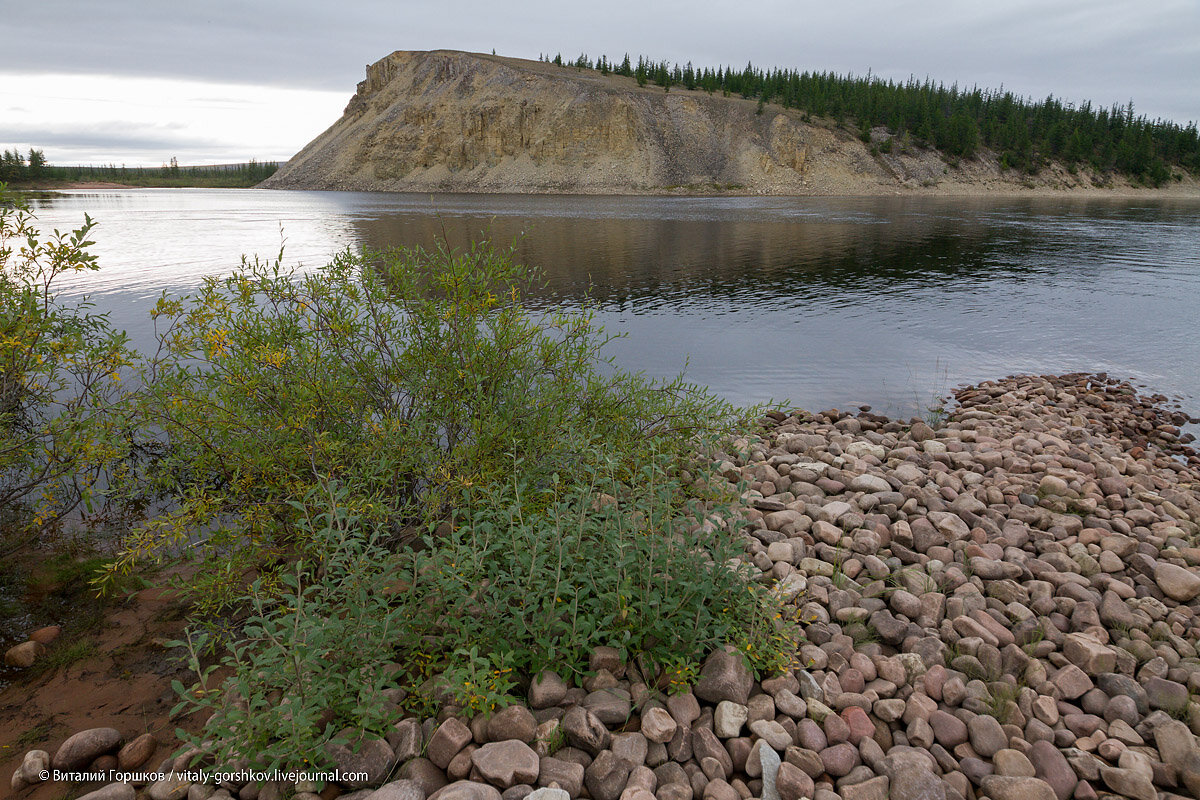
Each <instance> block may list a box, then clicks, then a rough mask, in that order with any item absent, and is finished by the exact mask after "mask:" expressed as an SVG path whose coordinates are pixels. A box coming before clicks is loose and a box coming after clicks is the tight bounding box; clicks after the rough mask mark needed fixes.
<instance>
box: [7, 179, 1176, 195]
mask: <svg viewBox="0 0 1200 800" xmlns="http://www.w3.org/2000/svg"><path fill="white" fill-rule="evenodd" d="M9 188H10V189H12V190H14V191H22V192H55V191H81V190H89V189H214V188H219V189H268V190H271V191H280V190H282V191H308V192H362V193H368V194H470V195H529V196H544V197H570V196H579V197H697V198H702V197H764V198H768V197H770V198H809V197H811V198H827V199H832V198H856V197H941V198H964V199H978V198H988V197H994V198H998V199H1020V198H1045V199H1071V198H1081V199H1089V200H1093V199H1111V200H1200V182H1189V183H1188V184H1183V185H1180V184H1176V185H1174V186H1171V187H1159V188H1144V189H1138V188H1133V187H1127V186H1123V187H1120V188H1113V189H1102V188H1097V187H1078V188H1072V189H1057V188H1053V187H1047V186H1035V187H1031V188H1024V187H1016V186H1005V187H1003V188H997V189H986V188H980V187H975V186H966V185H962V184H950V185H945V186H942V185H939V186H932V187H925V186H921V187H896V186H879V187H877V189H876V190H875V191H852V192H825V191H813V192H806V193H803V194H797V193H793V192H779V193H776V192H767V191H750V190H736V189H735V190H722V191H691V190H687V189H677V188H662V189H646V190H639V189H636V188H622V189H619V190H613V191H608V190H599V189H597V190H594V191H589V190H587V189H580V188H572V189H566V190H562V191H552V190H545V189H539V190H537V191H527V190H522V189H519V188H515V187H511V188H509V187H506V188H497V189H492V188H488V189H480V188H473V187H436V188H432V187H397V188H353V187H344V188H343V187H328V186H324V187H312V188H301V187H277V186H262V185H257V186H244V187H224V186H222V187H214V186H203V185H196V186H145V185H137V184H128V183H115V182H112V181H93V182H89V181H72V182H70V183H64V184H54V185H38V186H15V185H10V187H9ZM856 188H864V189H865V188H866V187H856Z"/></svg>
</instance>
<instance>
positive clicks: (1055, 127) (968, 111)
mask: <svg viewBox="0 0 1200 800" xmlns="http://www.w3.org/2000/svg"><path fill="white" fill-rule="evenodd" d="M541 59H542V60H543V61H548V62H552V63H555V64H560V65H565V66H573V67H576V68H579V69H595V70H598V71H600V72H602V73H604V74H606V75H607V74H615V75H623V76H626V77H630V78H633V79H635V80H636V81H637V82H638V85H639V86H645V85H647V84H654V85H657V86H661V87H663V89H665V90H666V91H670V90H671V88H672V87H675V86H678V87H683V88H685V89H699V90H703V91H706V92H708V93H709V94H713V93H716V92H721V93H722V94H723V95H725V96H740V97H743V98H748V99H754V98H757V99H758V101H759V111H760V113H761V111H762V110H763V107H764V106H765V105H766V104H767V103H775V104H777V105H780V106H783V107H784V108H794V109H798V110H800V111H803V112H805V113H806V114H810V115H812V116H815V117H828V118H831V119H834V120H836V121H837V122H838V123H839V124H841V125H852V126H854V127H855V128H857V130H858V132H859V135H860V136H861V137H862V138H863V140H864V141H870V138H871V129H872V128H876V127H884V128H886V129H887V130H888V132H889V133H890V134H892V138H891V139H887V140H884V141H882V142H880V143H879V148H880V150H882V151H883V152H888V151H889V150H891V148H892V146H893V141H896V142H898V144H899V147H900V148H901V149H904V148H907V147H934V148H936V149H938V150H940V151H942V152H943V153H944V154H946V155H947V156H950V157H951V158H964V159H969V158H972V157H974V156H975V155H976V153H977V152H978V150H979V148H981V147H986V148H988V149H990V150H992V151H993V152H995V153H996V154H997V156H998V157H999V159H1000V165H1001V167H1002V168H1004V169H1015V170H1021V171H1024V172H1027V173H1029V174H1036V173H1037V172H1038V171H1039V170H1041V169H1042V168H1043V167H1044V166H1046V165H1047V164H1048V162H1049V161H1050V160H1056V161H1060V162H1062V163H1063V164H1064V165H1065V166H1066V167H1067V169H1068V170H1071V171H1075V170H1077V169H1079V168H1081V167H1090V168H1092V169H1094V170H1096V171H1097V172H1099V173H1101V174H1107V173H1113V172H1116V173H1121V174H1124V175H1126V176H1128V177H1130V178H1131V179H1133V180H1136V181H1140V182H1144V183H1147V184H1151V185H1154V186H1160V185H1162V184H1163V183H1165V182H1167V181H1168V180H1170V179H1171V177H1172V175H1173V174H1175V175H1177V176H1178V175H1179V174H1180V173H1181V172H1182V171H1187V172H1190V173H1192V174H1200V136H1198V134H1197V129H1196V123H1195V122H1190V123H1188V124H1187V125H1186V126H1185V125H1180V124H1178V123H1176V122H1173V121H1170V120H1164V119H1155V120H1149V119H1147V118H1146V117H1145V116H1139V115H1137V114H1135V112H1134V106H1133V102H1132V101H1130V102H1129V103H1127V104H1126V105H1124V106H1119V105H1114V106H1113V107H1111V108H1102V107H1098V106H1093V105H1092V104H1091V103H1090V102H1085V103H1082V104H1080V105H1078V106H1075V105H1072V104H1071V103H1066V102H1063V101H1062V100H1059V99H1058V98H1055V97H1047V98H1046V99H1045V100H1043V101H1041V102H1036V101H1034V100H1032V99H1027V98H1024V97H1020V96H1018V95H1015V94H1013V93H1012V92H1011V91H1007V90H1005V89H1003V88H1000V89H980V88H979V87H972V88H971V89H962V88H959V86H958V85H957V84H955V85H951V86H949V87H947V86H945V85H944V84H942V83H934V82H933V81H932V80H930V79H929V78H926V79H924V80H917V79H916V78H909V79H908V80H907V81H905V82H903V83H897V82H896V81H892V80H884V79H882V78H879V77H877V76H873V75H871V74H870V73H868V74H867V75H866V76H865V77H855V76H853V75H837V74H834V73H832V72H807V71H805V72H801V71H799V70H794V69H791V70H789V69H779V68H773V69H770V70H765V69H762V68H759V67H755V66H754V65H753V64H749V63H748V64H746V67H745V69H742V70H737V69H734V68H732V67H717V68H716V69H715V70H713V69H711V68H709V67H704V68H702V69H697V68H695V67H693V66H692V63H691V62H688V63H687V64H686V65H685V66H683V67H680V66H679V65H678V64H674V65H669V64H668V63H667V62H666V61H653V60H651V59H648V58H646V57H644V56H640V57H639V58H638V60H637V63H636V64H634V63H633V62H632V61H631V59H630V57H629V55H628V54H626V55H625V57H624V59H622V61H621V62H619V63H618V62H615V61H610V60H609V59H608V58H607V57H606V56H601V57H600V58H599V59H598V60H596V61H592V60H591V59H590V58H588V56H587V55H580V56H579V57H578V58H576V59H575V60H573V61H566V62H564V61H563V58H562V56H561V55H556V56H554V57H553V58H550V57H549V56H542V57H541Z"/></svg>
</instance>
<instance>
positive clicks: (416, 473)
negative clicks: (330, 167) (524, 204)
mask: <svg viewBox="0 0 1200 800" xmlns="http://www.w3.org/2000/svg"><path fill="white" fill-rule="evenodd" d="M534 280H536V274H535V273H534V272H533V271H531V270H530V269H528V268H526V267H523V266H521V265H518V264H517V263H515V262H514V260H513V259H512V254H511V251H502V250H498V249H496V248H493V247H492V246H490V245H489V244H487V243H486V242H485V243H481V244H478V245H475V246H473V247H472V248H471V249H469V250H465V251H459V252H451V251H449V250H446V249H439V250H435V251H432V252H426V251H422V250H411V249H408V250H392V251H387V252H365V253H358V254H354V253H345V254H343V255H341V256H340V257H338V258H337V259H335V260H334V261H333V262H332V263H331V264H329V265H328V266H326V267H324V268H321V269H318V270H315V271H313V272H310V273H307V274H297V273H295V272H292V271H288V270H285V269H284V268H283V267H282V266H281V259H277V260H275V261H274V262H269V263H264V262H260V261H253V262H250V261H246V262H243V265H242V269H240V270H239V271H237V272H236V273H235V274H233V275H231V276H229V277H226V278H223V279H217V278H210V279H208V280H206V281H205V282H204V284H203V285H202V287H201V288H200V289H199V291H198V292H196V293H195V294H194V295H191V296H188V297H183V298H171V297H167V296H163V297H162V298H160V300H159V301H158V303H157V305H156V306H155V308H154V309H153V312H152V316H153V318H154V323H155V338H156V341H157V348H156V353H155V354H154V355H153V356H152V357H150V358H148V359H146V361H145V363H144V364H143V368H142V371H141V384H142V390H141V395H140V400H139V409H140V428H141V430H143V431H152V432H154V437H155V440H156V442H155V443H156V444H157V445H158V450H159V451H160V452H161V455H160V456H159V457H158V458H156V459H155V460H154V461H153V462H152V463H149V464H146V465H144V466H143V470H142V472H141V474H140V475H139V476H138V480H137V481H135V482H134V485H135V486H136V487H137V491H139V492H145V491H147V487H150V488H151V489H152V490H153V492H154V493H156V494H158V495H161V496H165V497H169V498H171V501H172V503H173V504H174V505H173V508H172V509H171V510H170V511H169V512H168V513H165V514H162V515H160V516H158V517H156V518H154V519H151V520H149V521H147V522H146V523H145V524H144V525H142V526H141V527H139V528H138V529H137V530H136V531H134V532H133V533H132V534H131V536H130V537H129V538H128V540H127V541H126V543H125V549H124V553H123V555H122V557H121V558H120V559H119V560H118V561H117V562H116V563H115V564H114V567H113V573H112V574H113V575H116V574H119V573H121V572H127V571H130V570H133V569H135V568H136V567H137V565H138V564H139V563H142V562H143V561H145V560H147V559H157V558H159V557H160V556H162V555H163V554H165V553H169V552H173V551H176V550H178V549H179V548H181V547H184V548H188V549H189V550H191V551H193V552H197V553H200V554H202V555H203V556H205V557H207V558H209V559H210V560H211V561H212V566H211V568H206V569H203V570H199V571H198V572H197V575H198V580H199V581H200V585H199V587H198V588H199V589H200V591H199V592H197V593H196V597H197V599H198V600H199V601H200V602H202V603H203V604H204V605H206V606H208V607H209V609H210V610H216V609H219V608H220V607H221V606H222V605H224V604H225V603H227V602H229V601H232V600H233V599H234V598H236V597H237V596H238V591H239V586H240V585H241V583H242V580H241V579H242V576H244V575H247V574H252V573H255V572H257V571H259V570H261V569H262V568H263V566H264V565H271V564H280V563H283V562H285V561H286V560H287V559H288V558H290V557H292V556H293V555H294V554H295V553H296V552H297V548H299V549H303V548H304V547H305V546H306V543H305V542H304V541H303V539H304V537H303V536H302V535H298V533H297V529H296V527H295V525H294V521H295V519H296V514H295V509H294V508H293V506H292V505H291V503H292V502H293V501H299V500H302V499H303V498H305V497H306V496H308V495H309V493H310V490H311V489H312V488H313V487H314V486H316V485H317V484H318V483H319V482H320V481H323V480H330V479H333V480H337V481H338V482H339V483H340V484H341V485H343V486H345V487H347V490H348V492H349V495H348V499H347V502H348V503H349V504H350V506H351V507H352V509H353V511H354V513H356V514H359V515H361V516H362V518H363V519H364V520H366V521H368V522H369V523H370V524H371V525H373V526H377V527H378V528H379V529H380V530H381V531H383V532H385V533H386V534H387V535H388V536H390V537H391V539H392V541H393V542H394V541H397V540H399V539H403V538H406V537H407V538H417V537H419V536H420V535H422V534H423V533H424V531H425V530H426V529H427V528H428V527H429V526H430V525H433V524H436V523H438V522H441V521H444V520H446V519H448V517H449V515H450V514H451V513H452V511H453V509H455V508H456V507H458V506H459V504H460V503H461V501H462V498H463V496H464V493H465V492H467V491H469V490H472V489H473V488H476V487H481V486H490V485H492V484H494V483H496V482H503V481H506V480H507V479H508V476H509V473H510V472H511V470H512V469H513V465H514V464H520V465H521V466H520V469H521V477H522V480H524V481H527V482H528V484H529V485H531V486H535V487H545V486H551V485H556V484H564V485H565V484H569V483H571V481H572V480H573V475H574V474H575V473H576V472H577V471H579V470H580V469H582V468H584V467H586V465H587V464H589V463H592V462H596V461H597V460H598V459H602V460H604V461H605V462H606V463H611V464H613V465H614V469H616V470H617V471H618V473H619V474H621V475H625V476H632V475H633V474H634V473H635V471H636V470H637V469H639V468H640V466H641V464H642V462H643V460H644V458H645V457H646V455H647V454H648V453H649V452H650V451H651V448H653V449H654V450H656V451H660V452H670V453H674V454H676V455H677V456H679V457H680V458H681V459H682V458H683V457H684V456H685V454H687V453H689V452H691V451H693V450H694V448H695V447H696V445H697V442H698V440H699V439H702V438H703V437H704V436H705V435H711V434H714V433H715V432H717V431H720V430H723V429H726V428H727V426H728V425H729V424H731V420H732V418H733V414H732V411H731V409H730V407H729V406H728V405H727V404H724V403H722V402H720V401H717V400H715V399H713V398H712V397H711V396H708V395H706V394H705V393H703V392H701V391H700V390H699V389H697V388H696V387H693V386H690V385H688V384H685V383H684V382H682V380H676V381H671V382H665V383H664V382H653V381H650V380H647V379H645V378H644V377H642V376H640V375H636V374H629V373H627V372H623V371H621V370H618V369H616V368H615V367H614V366H613V365H611V364H610V363H608V362H607V360H606V359H605V357H604V356H603V354H602V348H603V346H604V344H605V343H606V342H607V341H608V339H607V337H606V336H605V335H604V333H603V331H602V330H601V329H600V328H599V327H598V326H597V325H595V324H594V322H593V319H592V316H591V315H590V313H588V312H587V311H579V312H574V313H567V312H561V311H548V312H537V311H535V310H533V309H532V308H531V307H530V306H529V304H528V303H527V300H526V297H527V291H528V289H529V287H530V286H531V285H532V281H534ZM147 449H149V448H147ZM530 501H531V502H540V496H531V497H530Z"/></svg>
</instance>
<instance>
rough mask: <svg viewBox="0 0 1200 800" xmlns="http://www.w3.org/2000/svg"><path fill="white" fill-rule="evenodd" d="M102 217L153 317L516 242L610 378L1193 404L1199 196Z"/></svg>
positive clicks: (127, 290) (333, 205) (841, 391)
mask: <svg viewBox="0 0 1200 800" xmlns="http://www.w3.org/2000/svg"><path fill="white" fill-rule="evenodd" d="M38 206H39V208H38V212H39V214H40V215H41V217H42V219H43V221H44V222H49V223H51V225H50V226H51V227H53V226H57V227H64V228H65V227H68V226H70V225H73V224H76V223H77V222H78V220H79V219H81V217H82V213H83V212H84V211H87V212H88V213H91V214H92V215H93V216H94V217H96V218H97V219H98V220H99V221H100V223H101V225H100V226H99V227H98V228H97V229H96V235H95V238H96V240H97V247H96V250H97V252H98V254H99V255H100V258H101V262H102V264H103V269H102V270H101V272H100V273H96V274H91V275H87V276H84V277H83V278H81V279H80V280H79V281H77V282H76V284H75V287H74V288H75V289H77V290H79V291H87V292H90V293H92V294H93V295H94V296H95V298H96V299H97V301H98V302H99V303H100V304H101V305H103V306H104V307H106V308H109V309H111V310H112V313H113V315H114V320H115V321H117V322H118V324H120V325H122V326H124V327H128V328H129V329H130V332H131V334H132V335H133V336H134V339H135V341H139V340H144V339H145V338H146V336H147V334H146V331H147V319H146V315H145V311H146V309H147V308H148V307H149V304H150V303H151V302H152V300H153V297H154V296H156V295H157V294H158V293H159V292H161V291H162V290H164V289H166V290H167V291H169V292H172V293H179V292H184V291H187V290H189V289H190V288H192V287H194V286H195V285H196V283H198V281H199V280H200V278H201V276H203V275H204V274H209V273H212V272H224V271H227V270H229V269H230V268H232V267H233V266H236V264H237V263H238V261H239V260H240V257H241V255H242V254H243V253H251V254H253V253H258V254H262V255H265V256H267V257H271V256H273V255H274V254H275V253H276V252H277V251H278V250H279V247H280V243H281V229H282V236H283V237H286V241H287V250H286V261H287V262H288V263H296V262H301V263H304V264H308V265H314V264H320V263H324V262H325V261H327V260H328V259H329V258H330V257H331V256H332V255H333V254H334V253H336V252H337V251H338V250H341V249H343V248H345V247H348V246H358V245H365V246H369V247H373V248H383V247H388V246H393V245H409V246H422V247H426V248H428V247H433V246H436V245H437V243H439V242H445V243H448V244H449V245H450V246H452V247H461V246H465V245H466V244H468V243H469V242H471V241H473V240H476V239H478V238H480V236H481V235H487V236H490V238H491V239H492V240H493V241H495V242H497V243H501V244H509V243H514V242H515V246H516V249H517V253H518V257H519V258H520V259H522V260H524V261H526V262H527V263H530V264H534V265H537V266H539V267H541V268H542V269H543V270H544V272H545V278H546V281H547V284H546V287H545V288H544V290H542V291H541V292H540V293H539V294H538V299H539V301H540V302H542V303H544V304H552V303H566V304H577V303H580V302H583V299H584V298H585V296H586V297H590V298H591V300H592V301H593V302H594V303H596V304H597V307H598V309H599V315H600V319H601V321H602V322H603V323H604V324H605V325H606V326H607V327H608V328H609V329H611V330H612V331H614V332H619V333H625V334H628V336H627V338H626V339H624V340H622V341H619V342H617V343H615V344H614V346H613V350H612V352H613V354H614V355H615V356H616V358H617V360H618V362H619V363H621V364H622V365H623V366H625V367H628V368H633V369H642V370H645V371H646V372H647V373H649V374H652V375H672V374H674V373H676V372H678V371H679V370H680V369H681V368H683V367H684V366H685V365H687V367H688V375H689V377H690V378H691V379H693V380H695V381H698V382H701V383H705V384H707V385H709V386H710V387H711V388H713V389H714V390H715V391H717V392H719V393H720V394H723V395H725V396H727V397H730V398H731V399H734V400H737V401H752V400H761V399H766V398H768V397H773V398H783V397H788V398H790V399H791V400H792V401H794V402H796V403H799V404H801V405H805V406H807V407H818V406H819V407H828V406H830V405H844V404H847V403H850V402H869V403H872V404H874V405H876V406H877V407H881V408H887V409H890V410H896V411H911V410H912V409H914V408H916V407H919V406H921V405H924V404H925V403H927V402H929V400H930V399H931V398H932V397H933V396H934V395H935V394H937V393H938V392H939V391H942V390H944V389H948V388H950V387H952V386H953V385H956V384H958V383H961V382H965V381H975V380H980V379H984V378H990V377H998V376H1002V375H1006V374H1011V373H1013V372H1026V371H1038V372H1046V371H1066V370H1107V371H1109V372H1112V373H1114V374H1120V375H1124V376H1130V377H1133V378H1135V379H1142V380H1144V381H1145V382H1147V383H1149V384H1150V385H1153V386H1155V387H1158V388H1161V389H1163V390H1165V391H1166V392H1168V393H1172V394H1178V395H1182V396H1184V397H1185V398H1187V399H1188V401H1189V403H1190V405H1191V407H1192V408H1193V409H1195V408H1196V406H1197V403H1196V398H1197V397H1200V375H1197V374H1196V370H1195V369H1194V365H1195V364H1196V363H1197V362H1198V361H1200V333H1198V332H1197V327H1196V325H1195V322H1196V320H1197V319H1200V214H1197V212H1198V211H1200V203H1197V202H1191V201H1179V202H1128V201H1108V200H1098V199H1086V200H1070V201H1064V200H1025V199H1001V200H996V199H985V198H976V199H960V198H900V197H897V198H849V199H821V198H647V197H616V198H614V197H535V196H525V195H510V196H502V195H491V196H488V195H436V196H429V195H399V194H362V193H322V192H263V191H246V190H134V191H115V192H102V193H72V194H65V195H62V196H59V197H54V198H47V199H45V200H42V201H39V203H38Z"/></svg>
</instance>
